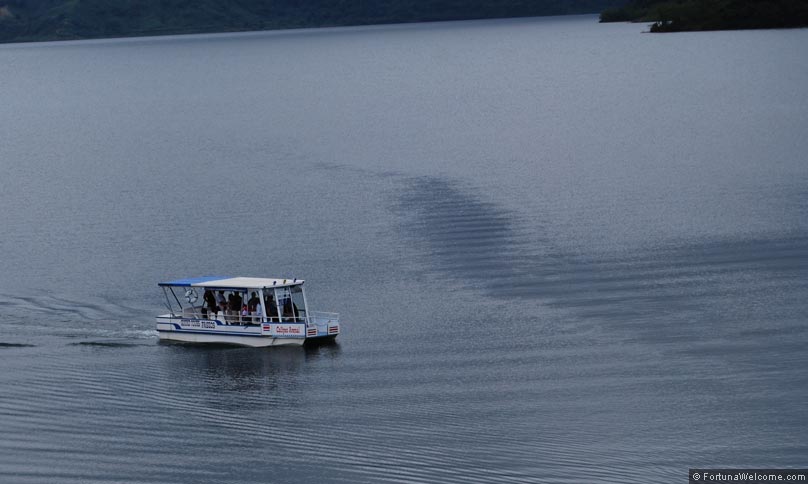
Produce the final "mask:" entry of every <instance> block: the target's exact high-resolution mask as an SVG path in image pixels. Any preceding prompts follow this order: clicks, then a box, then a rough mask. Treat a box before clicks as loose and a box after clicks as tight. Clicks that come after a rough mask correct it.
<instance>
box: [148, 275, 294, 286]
mask: <svg viewBox="0 0 808 484" xmlns="http://www.w3.org/2000/svg"><path fill="white" fill-rule="evenodd" d="M299 284H303V279H271V278H263V277H226V276H204V277H189V278H187V279H177V280H176V281H168V282H161V283H160V284H159V285H160V286H163V287H166V286H181V287H209V288H216V289H226V288H233V289H263V288H270V287H284V286H297V285H299Z"/></svg>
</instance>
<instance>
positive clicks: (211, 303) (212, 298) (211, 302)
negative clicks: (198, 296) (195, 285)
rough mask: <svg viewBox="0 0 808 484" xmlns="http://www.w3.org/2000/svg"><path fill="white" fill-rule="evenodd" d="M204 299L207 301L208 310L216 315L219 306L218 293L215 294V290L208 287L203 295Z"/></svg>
mask: <svg viewBox="0 0 808 484" xmlns="http://www.w3.org/2000/svg"><path fill="white" fill-rule="evenodd" d="M202 299H203V300H204V301H205V307H206V308H207V312H208V313H210V314H213V315H215V314H216V312H217V307H216V295H215V294H213V291H211V290H210V289H206V290H205V295H204V296H202Z"/></svg>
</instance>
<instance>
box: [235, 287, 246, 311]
mask: <svg viewBox="0 0 808 484" xmlns="http://www.w3.org/2000/svg"><path fill="white" fill-rule="evenodd" d="M233 295H234V297H233V301H234V302H235V304H236V312H238V311H241V306H243V305H244V299H243V298H242V297H241V293H240V292H234V293H233Z"/></svg>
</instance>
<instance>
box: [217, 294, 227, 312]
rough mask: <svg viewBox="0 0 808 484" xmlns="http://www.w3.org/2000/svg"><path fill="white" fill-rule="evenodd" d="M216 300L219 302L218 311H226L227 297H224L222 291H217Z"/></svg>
mask: <svg viewBox="0 0 808 484" xmlns="http://www.w3.org/2000/svg"><path fill="white" fill-rule="evenodd" d="M216 302H217V303H218V304H219V311H222V312H224V311H227V298H225V297H224V291H219V295H218V296H216Z"/></svg>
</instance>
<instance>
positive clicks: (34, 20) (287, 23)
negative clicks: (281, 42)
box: [0, 0, 624, 42]
mask: <svg viewBox="0 0 808 484" xmlns="http://www.w3.org/2000/svg"><path fill="white" fill-rule="evenodd" d="M622 1H624V0H194V1H193V2H189V1H187V0H0V42H24V41H38V40H69V39H87V38H99V37H126V36H141V35H161V34H178V33H201V32H232V31H245V30H268V29H283V28H302V27H331V26H343V25H368V24H389V23H406V22H428V21H439V20H467V19H483V18H506V17H530V16H542V15H566V14H581V13H597V12H600V11H602V10H603V9H604V8H607V7H610V6H615V5H619V4H620V3H621V2H622Z"/></svg>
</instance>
